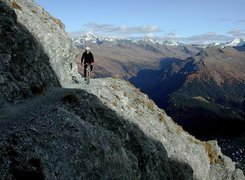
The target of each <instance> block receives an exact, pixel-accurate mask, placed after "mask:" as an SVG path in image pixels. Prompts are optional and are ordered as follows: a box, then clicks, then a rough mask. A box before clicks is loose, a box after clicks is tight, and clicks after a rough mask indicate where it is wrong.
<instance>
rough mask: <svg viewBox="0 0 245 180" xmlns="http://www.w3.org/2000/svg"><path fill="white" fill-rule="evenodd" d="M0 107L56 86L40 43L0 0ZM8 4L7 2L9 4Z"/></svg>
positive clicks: (48, 60) (46, 56)
mask: <svg viewBox="0 0 245 180" xmlns="http://www.w3.org/2000/svg"><path fill="white" fill-rule="evenodd" d="M0 3H1V4H0V12H1V14H0V39H1V41H0V87H1V89H0V107H1V106H3V104H5V103H6V102H15V101H18V100H20V99H25V98H28V97H31V96H33V95H34V94H39V93H42V92H43V91H44V90H45V89H48V88H49V87H53V86H60V85H59V84H60V83H59V81H58V79H57V76H56V75H55V73H54V71H53V68H52V67H51V66H50V57H49V56H48V55H47V54H46V53H45V52H44V50H43V46H42V44H40V43H39V42H38V41H37V39H36V38H35V37H34V36H33V35H32V34H31V33H30V32H29V30H28V29H27V28H26V27H25V26H24V25H22V24H21V23H19V22H18V21H17V19H18V18H17V16H16V14H15V12H14V10H13V9H11V8H9V6H7V5H6V3H3V2H2V1H0ZM10 5H11V4H10Z"/></svg>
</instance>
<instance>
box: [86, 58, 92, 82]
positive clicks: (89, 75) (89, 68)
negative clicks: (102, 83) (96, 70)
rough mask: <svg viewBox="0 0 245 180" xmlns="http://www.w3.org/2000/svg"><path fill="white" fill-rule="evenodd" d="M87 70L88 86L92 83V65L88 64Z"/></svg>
mask: <svg viewBox="0 0 245 180" xmlns="http://www.w3.org/2000/svg"><path fill="white" fill-rule="evenodd" d="M86 65H87V69H86V82H87V84H89V83H90V77H91V64H89V63H86Z"/></svg>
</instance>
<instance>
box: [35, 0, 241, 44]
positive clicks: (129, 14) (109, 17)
mask: <svg viewBox="0 0 245 180" xmlns="http://www.w3.org/2000/svg"><path fill="white" fill-rule="evenodd" d="M35 2H36V3H37V4H39V5H41V6H42V7H44V9H45V10H46V11H48V12H49V13H50V14H51V15H53V16H55V17H56V18H59V19H61V20H62V22H63V23H64V24H65V26H66V31H67V32H69V33H71V34H79V33H86V32H90V33H93V34H95V35H98V36H114V37H122V38H125V37H126V38H130V37H131V38H133V37H140V36H153V37H157V38H162V39H169V40H180V41H192V42H202V43H205V42H211V41H213V42H223V41H229V40H231V39H233V38H234V37H239V38H245V13H244V9H245V8H244V7H245V0H123V1H122V0H121V1H119V0H90V1H82V0H69V1H68V0H35Z"/></svg>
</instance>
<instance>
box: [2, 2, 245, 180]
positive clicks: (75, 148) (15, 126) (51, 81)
mask: <svg viewBox="0 0 245 180" xmlns="http://www.w3.org/2000/svg"><path fill="white" fill-rule="evenodd" d="M13 9H14V10H15V12H16V13H17V16H16V14H15V13H14V11H13ZM0 10H1V14H0V22H1V25H0V28H1V29H0V33H1V38H3V40H1V43H0V45H1V46H0V47H1V52H0V54H1V56H0V57H1V59H0V60H1V62H0V63H1V65H3V66H1V68H2V69H1V71H0V72H1V76H0V77H1V82H2V83H0V87H1V103H2V106H1V109H0V112H1V113H0V176H1V177H2V178H3V179H28V178H29V179H34V178H36V179H71V178H72V179H203V180H207V179H215V180H216V179H220V180H221V179H222V180H223V179H244V176H243V174H242V171H240V170H238V169H235V166H234V163H233V162H232V161H231V160H230V159H229V158H227V157H225V156H223V155H222V153H221V152H220V149H219V147H218V146H217V145H216V144H215V142H201V141H199V140H197V139H195V138H194V137H193V136H190V135H189V134H188V133H186V132H185V131H183V130H182V128H181V127H180V126H178V125H177V124H175V123H174V122H173V121H172V120H171V118H170V117H168V116H167V115H166V114H165V112H164V111H163V110H161V109H159V108H158V107H157V106H156V105H155V104H154V103H153V102H152V101H151V100H149V98H148V97H147V96H146V95H144V94H142V93H141V92H139V90H137V89H136V88H134V87H133V86H131V85H130V84H129V83H127V82H125V81H120V80H116V79H96V80H92V82H91V84H90V85H89V86H88V85H87V84H85V83H84V82H80V83H77V84H74V83H73V80H72V77H73V76H74V77H76V76H77V75H78V74H77V72H75V70H76V69H77V68H76V67H75V66H73V61H72V57H74V56H75V53H74V52H76V51H75V50H73V47H72V46H70V45H69V43H67V44H64V42H69V39H68V38H67V37H66V35H65V33H63V30H62V29H59V28H61V27H60V26H61V24H59V23H57V22H58V21H57V20H55V19H53V18H52V17H50V18H49V19H46V21H45V22H46V23H47V26H43V27H42V25H43V24H41V20H44V19H42V17H48V14H47V13H46V12H45V11H44V10H42V8H40V7H38V6H37V5H35V4H34V3H33V2H32V1H29V0H27V1H24V0H23V1H21V0H19V1H3V0H1V1H0ZM16 17H17V21H16ZM20 21H22V22H25V21H26V23H22V25H21V23H20ZM31 21H33V22H32V23H31ZM56 21H57V22H56ZM42 23H43V22H42ZM35 24H36V26H37V27H36V28H35V29H32V28H34V26H35ZM37 24H39V25H40V26H39V27H38V25H37ZM48 28H49V29H50V30H51V29H53V30H54V32H53V35H54V36H55V37H56V40H57V42H56V40H52V38H51V37H50V36H51V34H50V35H48V31H49V30H48ZM11 33H12V34H11ZM45 33H46V34H47V35H48V36H47V37H49V39H45V38H47V37H46V36H45ZM8 34H10V35H9V36H8ZM20 34H21V35H22V36H20ZM54 36H53V37H54ZM22 38H23V39H22ZM57 44H59V45H57ZM63 45H64V46H63ZM63 51H64V52H63ZM21 52H22V53H21ZM57 52H59V53H57ZM62 52H63V55H62V56H61V54H62ZM16 54H17V55H18V56H16ZM57 54H58V55H57ZM56 65H58V66H56ZM18 78H19V79H18ZM77 78H79V76H77ZM60 84H61V85H62V86H63V87H60V86H59V85H60ZM33 85H34V86H33ZM10 87H12V88H10ZM45 87H49V88H47V89H48V91H47V92H46V93H44V90H43V88H44V89H45ZM51 87H53V88H51ZM54 87H55V88H54ZM82 89H83V90H82ZM24 90H26V91H24ZM23 92H26V93H23ZM2 93H5V94H7V95H9V99H8V98H6V96H5V95H2ZM15 93H16V96H13V94H15ZM35 94H42V95H39V96H34V95H35ZM93 94H94V95H93ZM31 96H33V98H28V99H27V100H24V99H25V98H26V97H31ZM16 100H18V103H17V104H15V103H11V102H12V101H15V102H16Z"/></svg>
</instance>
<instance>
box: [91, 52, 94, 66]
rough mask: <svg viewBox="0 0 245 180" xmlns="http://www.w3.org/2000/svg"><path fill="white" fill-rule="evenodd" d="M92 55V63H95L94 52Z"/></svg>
mask: <svg viewBox="0 0 245 180" xmlns="http://www.w3.org/2000/svg"><path fill="white" fill-rule="evenodd" d="M91 56H92V62H91V64H94V56H93V54H92V53H91Z"/></svg>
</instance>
